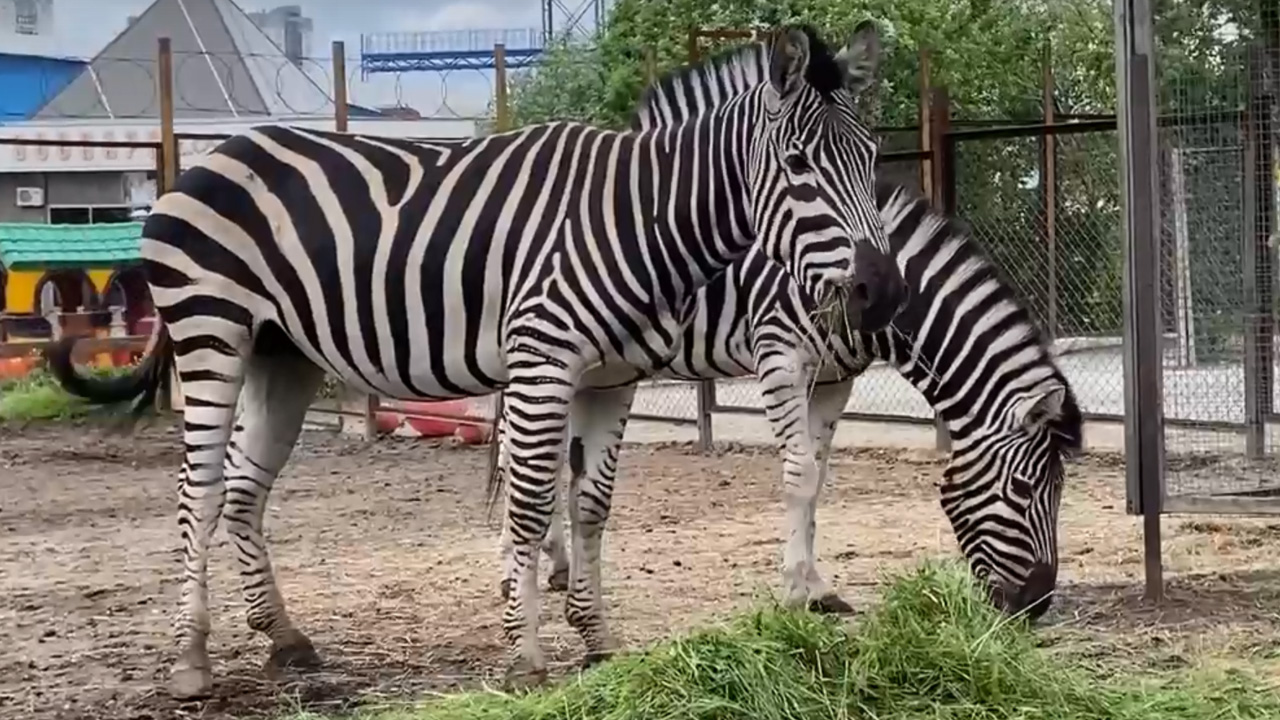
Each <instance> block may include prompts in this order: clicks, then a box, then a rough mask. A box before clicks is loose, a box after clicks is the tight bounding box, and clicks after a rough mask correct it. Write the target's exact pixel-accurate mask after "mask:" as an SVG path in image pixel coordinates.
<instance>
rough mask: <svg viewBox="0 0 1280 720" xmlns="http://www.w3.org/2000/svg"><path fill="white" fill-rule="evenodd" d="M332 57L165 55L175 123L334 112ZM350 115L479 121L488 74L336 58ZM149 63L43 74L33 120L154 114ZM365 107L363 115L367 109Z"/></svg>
mask: <svg viewBox="0 0 1280 720" xmlns="http://www.w3.org/2000/svg"><path fill="white" fill-rule="evenodd" d="M334 62H335V61H334V59H333V58H332V57H293V58H291V57H287V56H285V55H283V54H246V53H239V52H228V53H217V52H174V53H173V55H172V74H173V78H172V88H173V105H174V117H175V119H178V120H188V119H211V118H215V117H229V118H235V117H247V118H253V117H275V118H288V117H317V116H329V115H333V112H334V107H333V103H334V95H335V93H334V90H335V78H336V76H337V72H335V67H334ZM344 64H345V73H346V79H345V86H346V87H345V89H346V94H347V101H348V103H349V104H350V105H351V106H354V110H355V112H354V113H353V117H360V116H374V115H376V114H378V113H379V112H383V111H386V112H389V113H390V114H391V115H392V116H393V117H398V118H402V119H419V118H421V119H458V120H474V119H481V118H486V117H488V116H489V114H490V105H491V103H492V101H493V97H494V90H493V88H494V85H493V71H492V70H489V69H483V68H472V67H454V68H446V69H441V70H429V71H417V72H414V71H402V72H390V73H365V72H362V70H361V65H360V59H359V58H356V57H349V58H344ZM159 75H160V73H159V64H158V62H157V60H156V59H155V58H140V57H112V56H99V57H97V58H95V59H94V60H93V61H92V63H91V64H89V65H88V66H87V69H86V70H85V71H83V72H81V73H79V74H78V75H76V76H74V77H72V78H68V77H67V74H66V73H65V71H57V70H53V69H50V70H47V71H45V72H44V74H43V75H37V76H36V77H34V78H29V79H28V80H27V81H26V85H27V87H29V88H35V92H36V97H32V98H27V99H26V100H25V102H26V105H27V106H28V107H30V108H32V109H34V110H36V113H35V117H36V119H78V120H90V119H92V120H109V119H115V120H129V119H149V118H156V117H159V115H160V93H159V82H158V81H159ZM366 111H369V112H366Z"/></svg>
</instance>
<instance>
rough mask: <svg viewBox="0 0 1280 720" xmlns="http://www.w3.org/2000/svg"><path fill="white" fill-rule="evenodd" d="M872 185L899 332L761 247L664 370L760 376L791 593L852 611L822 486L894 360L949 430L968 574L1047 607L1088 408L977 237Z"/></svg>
mask: <svg viewBox="0 0 1280 720" xmlns="http://www.w3.org/2000/svg"><path fill="white" fill-rule="evenodd" d="M876 189H877V201H878V203H879V207H880V214H881V218H882V220H883V222H884V226H885V231H886V233H887V234H888V236H889V242H890V245H891V248H892V253H893V257H894V258H895V259H896V261H897V265H898V268H899V270H901V272H902V275H903V277H904V278H905V279H906V281H907V286H908V288H909V294H910V299H909V300H908V303H907V305H906V307H905V308H904V309H903V311H902V312H901V314H899V315H898V316H897V317H896V318H895V319H894V321H893V325H892V327H891V328H890V329H886V330H882V331H880V332H874V333H868V332H837V333H835V334H831V333H826V332H823V331H821V329H820V328H819V327H818V326H817V325H815V323H814V322H813V321H812V320H811V309H812V307H813V304H812V302H811V301H810V300H809V299H808V298H807V296H806V295H805V293H804V291H803V290H802V289H801V288H800V287H798V286H797V285H796V283H794V282H792V281H791V280H790V279H789V278H788V277H787V274H786V272H785V271H784V270H783V269H782V268H781V266H779V265H777V264H776V263H774V262H772V261H770V260H769V259H768V258H767V257H765V255H764V254H763V253H760V252H758V251H755V250H752V251H751V252H749V253H748V254H747V255H746V257H744V258H743V259H742V260H740V261H738V262H737V263H735V264H734V266H733V267H732V268H731V269H730V270H729V272H727V273H725V274H723V275H721V276H719V277H718V278H716V279H715V280H713V281H712V282H711V283H710V284H708V285H707V286H706V287H704V288H703V289H702V290H701V291H699V293H698V296H697V301H696V304H695V306H694V308H693V309H692V310H691V313H692V315H693V316H694V321H693V322H692V323H691V324H690V325H688V326H687V328H686V330H685V334H684V336H683V339H682V341H681V348H680V352H679V353H678V354H677V356H676V358H675V360H674V361H673V362H672V363H671V364H670V365H669V366H667V367H666V368H664V369H663V371H662V373H661V374H660V377H666V378H675V379H683V380H700V379H715V378H727V377H738V376H742V375H745V374H750V373H751V372H753V371H754V373H755V374H756V376H757V377H758V378H759V381H760V387H761V394H762V396H763V398H764V403H765V411H766V415H767V416H768V418H769V421H770V424H771V427H772V429H773V432H774V434H775V436H776V437H777V438H778V439H779V441H780V442H781V444H782V446H783V448H784V454H783V481H784V487H785V503H786V541H785V542H786V547H785V552H784V559H783V584H784V592H785V602H786V603H787V604H789V605H791V606H801V605H806V604H807V605H808V606H809V607H810V608H812V609H816V610H820V611H826V612H847V611H849V610H850V609H851V608H850V606H849V605H848V603H846V602H845V601H844V600H842V599H841V598H840V597H839V596H838V595H837V594H835V593H834V592H832V591H831V589H830V588H829V587H828V586H827V584H826V582H825V581H824V580H823V578H822V576H821V574H820V573H819V572H818V570H817V566H816V564H815V557H814V549H813V544H814V534H815V530H816V527H815V519H814V518H815V511H816V509H817V499H818V493H819V491H820V489H821V487H822V485H823V483H824V482H825V479H826V473H827V462H828V456H829V453H830V448H831V441H832V437H833V435H834V434H835V428H836V423H837V421H838V420H839V418H840V414H841V413H842V412H843V411H844V408H845V406H846V404H847V403H848V400H849V394H850V390H851V389H852V386H853V381H854V380H855V379H856V378H857V377H858V375H860V374H861V373H862V372H863V371H864V370H865V369H866V368H867V366H869V365H870V364H871V363H872V362H873V361H874V360H883V361H885V362H887V363H889V364H891V365H893V366H894V367H896V368H897V369H898V371H899V372H900V373H902V375H903V376H904V377H905V378H906V379H907V380H909V381H910V382H911V383H912V384H913V385H915V386H916V387H917V388H918V389H919V390H920V392H921V393H922V394H923V395H924V397H925V398H926V399H927V400H928V401H929V403H930V405H932V406H933V408H934V409H935V410H936V411H937V412H938V413H939V415H940V416H941V417H942V418H943V419H944V421H945V422H946V425H947V428H948V430H949V431H950V433H951V438H952V453H951V459H950V462H949V464H948V466H947V468H946V470H944V472H943V478H944V479H943V483H942V484H941V486H940V489H941V495H942V507H943V509H944V511H945V512H946V514H947V516H948V518H949V519H950V521H951V525H952V527H953V529H954V530H955V533H956V538H957V540H958V541H959V546H960V548H961V550H962V551H963V553H964V555H965V556H966V557H967V558H968V561H969V565H970V567H971V568H972V571H973V573H974V575H975V576H977V577H980V578H985V579H986V580H987V581H988V583H989V585H988V586H989V589H990V591H991V598H992V600H993V602H994V603H995V604H996V605H997V606H999V607H1000V608H1002V609H1003V610H1005V611H1006V612H1009V613H1019V612H1026V613H1027V614H1028V615H1029V616H1031V617H1033V618H1034V617H1038V616H1039V615H1041V614H1042V613H1043V612H1044V611H1045V610H1046V609H1047V608H1048V606H1049V599H1050V596H1051V593H1052V591H1053V589H1054V587H1055V584H1056V580H1057V568H1058V554H1057V521H1058V505H1059V503H1060V501H1061V489H1062V483H1063V478H1064V472H1063V459H1064V457H1065V456H1069V455H1072V454H1074V453H1075V452H1077V451H1078V450H1079V449H1080V446H1081V415H1080V408H1079V406H1078V405H1077V404H1076V400H1075V397H1074V394H1073V393H1072V391H1071V388H1070V385H1069V384H1068V383H1067V380H1066V378H1065V377H1064V376H1063V374H1062V373H1061V372H1060V371H1059V370H1058V368H1057V366H1056V365H1055V363H1054V361H1053V359H1052V357H1051V354H1050V351H1049V350H1048V348H1047V347H1046V345H1045V342H1044V339H1043V337H1042V335H1041V333H1040V331H1039V329H1038V328H1037V327H1036V325H1035V324H1034V322H1033V320H1032V317H1031V314H1030V313H1029V311H1028V310H1027V308H1026V305H1025V304H1024V303H1023V302H1022V301H1021V300H1020V299H1019V298H1018V296H1017V295H1016V294H1015V292H1014V290H1013V289H1012V288H1011V287H1010V286H1009V285H1008V284H1007V283H1005V282H1004V281H1003V280H1002V278H1001V277H1000V275H999V273H998V271H997V270H996V268H995V267H994V266H993V265H992V264H991V262H990V261H989V260H988V259H987V258H986V257H985V256H984V254H983V252H982V250H981V248H980V247H979V246H978V244H977V243H976V242H975V241H974V240H973V239H972V238H971V237H970V236H969V234H968V232H967V231H966V230H965V229H964V228H963V227H961V225H960V224H959V223H958V222H956V221H954V220H951V219H949V218H947V217H946V216H944V215H943V214H941V213H939V212H937V211H935V210H934V209H932V208H931V207H930V206H929V204H928V202H927V201H926V200H925V199H924V198H923V197H921V196H919V195H917V194H915V193H913V192H910V191H907V190H906V189H904V188H903V187H901V186H898V185H895V184H891V183H888V182H884V181H881V182H879V183H877V188H876ZM717 311H718V312H717ZM810 388H812V391H810ZM607 440H609V441H612V440H613V438H612V437H610V438H607ZM598 442H600V435H599V434H597V433H595V432H592V429H591V428H586V429H585V430H582V429H578V428H572V429H571V443H572V446H573V447H574V448H575V452H574V454H575V455H578V456H580V457H585V456H590V457H593V458H595V460H596V462H597V465H596V466H592V465H590V464H587V465H585V466H584V465H583V464H582V461H581V459H578V460H577V462H576V463H575V462H573V458H571V463H570V465H571V468H570V470H571V483H572V484H574V485H575V486H576V487H577V493H578V494H579V495H578V497H577V502H578V504H580V505H584V506H589V505H591V504H593V503H595V502H596V501H595V499H594V498H593V497H591V496H590V495H586V493H588V492H590V491H596V490H597V488H599V487H600V486H602V485H604V486H608V490H607V492H612V483H613V480H614V475H615V473H616V469H617V467H616V460H617V456H616V449H615V448H616V445H610V450H609V452H602V451H600V450H599V449H598V448H594V447H592V445H593V443H598ZM583 478H591V482H590V483H585V482H583ZM573 495H574V492H572V491H571V492H570V496H571V497H572V496H573ZM570 511H571V513H572V506H570ZM580 542H581V538H578V537H577V536H575V538H574V541H573V543H571V549H572V550H573V551H574V552H579V550H578V549H577V548H573V547H572V545H575V544H578V543H580ZM501 547H502V550H501V552H502V556H503V560H504V562H505V563H507V564H508V568H507V571H508V572H510V569H509V564H510V539H509V538H507V537H505V536H504V537H503V539H502V541H501ZM542 548H543V551H544V552H545V553H546V554H547V555H548V556H549V557H550V559H551V561H552V566H553V573H552V588H553V589H556V588H557V586H559V585H560V584H562V583H561V578H562V577H563V573H564V571H565V569H566V568H568V567H569V566H570V565H571V563H570V560H569V557H568V555H567V554H566V548H565V541H564V530H563V521H557V522H556V523H555V525H554V527H553V528H552V530H551V532H549V533H548V536H547V538H546V540H545V542H544V543H543V546H542ZM586 559H588V560H595V559H596V558H594V557H590V556H588V557H587V558H586ZM508 583H509V581H504V587H503V592H504V593H505V592H506V591H507V587H506V585H507V584H508Z"/></svg>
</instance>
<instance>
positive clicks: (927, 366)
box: [872, 329, 987, 438]
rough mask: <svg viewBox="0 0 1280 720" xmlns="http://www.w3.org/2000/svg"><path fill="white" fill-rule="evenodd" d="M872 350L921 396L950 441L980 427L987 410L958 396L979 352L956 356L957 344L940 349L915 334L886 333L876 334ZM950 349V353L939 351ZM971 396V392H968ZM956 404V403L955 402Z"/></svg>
mask: <svg viewBox="0 0 1280 720" xmlns="http://www.w3.org/2000/svg"><path fill="white" fill-rule="evenodd" d="M872 348H873V349H874V351H875V355H876V356H877V358H878V359H880V360H884V361H885V362H886V363H888V364H889V365H892V366H893V367H894V368H895V369H896V370H897V371H898V373H899V374H901V375H902V377H903V378H904V379H906V380H907V382H909V383H911V384H912V385H913V386H914V387H915V388H916V390H918V391H920V394H921V395H922V396H924V399H925V401H926V402H928V403H929V407H931V408H933V410H934V412H935V413H937V415H938V417H940V418H941V419H942V422H943V424H944V425H945V426H946V428H947V430H948V431H949V432H950V433H951V436H952V438H957V437H964V436H965V435H966V434H967V433H968V431H969V429H970V428H972V427H973V426H974V423H978V424H981V423H982V422H983V421H984V420H985V418H984V415H985V413H986V411H987V409H986V408H974V407H972V406H971V404H969V403H965V402H964V401H963V399H962V398H959V397H957V395H958V394H959V393H961V392H963V389H962V388H963V385H964V382H963V380H962V378H965V377H968V376H970V375H971V374H972V373H973V372H976V371H977V370H978V361H980V360H981V357H973V356H974V355H978V356H980V355H981V351H980V349H977V348H976V347H975V348H974V350H973V351H971V352H968V353H963V354H959V355H957V356H955V357H953V356H952V355H954V354H955V351H956V350H957V349H958V346H957V345H951V346H942V347H941V348H940V347H939V344H938V342H937V341H936V340H933V339H931V338H928V337H921V336H920V335H919V334H918V333H915V332H910V331H906V332H904V331H902V330H892V329H891V330H887V331H883V332H879V333H876V337H875V340H874V342H873V343H872ZM942 350H951V351H952V354H947V353H945V352H942ZM969 395H970V396H972V392H970V393H969ZM958 401H959V402H958Z"/></svg>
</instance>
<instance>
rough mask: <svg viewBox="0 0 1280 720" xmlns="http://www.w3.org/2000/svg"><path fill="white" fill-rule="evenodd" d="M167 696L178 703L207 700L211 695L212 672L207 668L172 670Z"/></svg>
mask: <svg viewBox="0 0 1280 720" xmlns="http://www.w3.org/2000/svg"><path fill="white" fill-rule="evenodd" d="M169 695H170V697H172V698H173V699H174V700H178V701H186V700H204V699H206V698H208V697H209V696H211V695H213V671H212V670H210V669H209V668H207V667H184V668H174V670H173V675H172V676H171V677H170V678H169Z"/></svg>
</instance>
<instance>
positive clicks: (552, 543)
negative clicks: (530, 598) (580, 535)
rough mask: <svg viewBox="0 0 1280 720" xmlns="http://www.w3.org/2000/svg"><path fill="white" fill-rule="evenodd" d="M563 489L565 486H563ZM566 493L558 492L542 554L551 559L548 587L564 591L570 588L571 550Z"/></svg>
mask: <svg viewBox="0 0 1280 720" xmlns="http://www.w3.org/2000/svg"><path fill="white" fill-rule="evenodd" d="M561 489H562V490H563V488H561ZM564 502H565V500H564V493H562V492H558V493H556V505H555V510H554V514H553V515H552V517H551V527H550V528H548V529H547V536H546V537H545V538H543V540H542V554H543V555H545V556H547V559H548V560H550V561H551V575H550V576H548V577H547V589H548V590H550V591H552V592H564V591H565V590H568V589H569V551H568V548H567V547H566V546H565V541H564V524H565V520H566V518H565V513H564V507H565V505H564Z"/></svg>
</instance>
